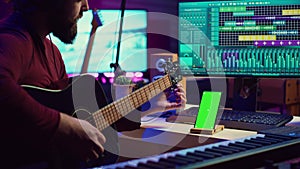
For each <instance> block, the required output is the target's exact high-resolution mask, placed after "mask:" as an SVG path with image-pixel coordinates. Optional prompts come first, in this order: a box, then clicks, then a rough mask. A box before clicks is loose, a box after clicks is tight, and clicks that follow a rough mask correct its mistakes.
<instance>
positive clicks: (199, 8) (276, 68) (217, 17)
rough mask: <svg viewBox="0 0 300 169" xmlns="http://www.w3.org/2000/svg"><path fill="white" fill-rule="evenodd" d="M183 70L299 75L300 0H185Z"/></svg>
mask: <svg viewBox="0 0 300 169" xmlns="http://www.w3.org/2000/svg"><path fill="white" fill-rule="evenodd" d="M178 9H179V10H178V16H179V22H178V23H179V41H180V43H179V49H178V50H179V51H178V57H179V62H180V65H181V68H182V73H183V74H186V75H194V76H210V77H211V76H226V77H280V78H282V77H299V75H300V68H299V67H300V50H299V49H300V32H299V31H300V30H299V25H300V1H299V0H286V1H274V0H218V1H207V0H179V8H178Z"/></svg>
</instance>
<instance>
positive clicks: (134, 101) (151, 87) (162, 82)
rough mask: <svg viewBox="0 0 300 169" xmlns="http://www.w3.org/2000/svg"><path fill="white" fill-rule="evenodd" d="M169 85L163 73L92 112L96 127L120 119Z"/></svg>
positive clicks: (169, 81) (167, 76) (104, 126)
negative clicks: (152, 80)
mask: <svg viewBox="0 0 300 169" xmlns="http://www.w3.org/2000/svg"><path fill="white" fill-rule="evenodd" d="M171 85H172V83H171V80H170V77H169V75H165V76H164V77H162V78H160V79H158V80H156V81H154V82H153V83H150V84H148V85H147V86H145V87H143V88H140V89H138V90H136V91H134V92H132V93H131V94H129V95H128V96H125V97H123V98H121V99H119V100H117V101H115V102H113V103H111V104H109V105H107V106H105V107H103V108H102V109H100V110H99V111H97V112H95V113H93V118H94V121H95V123H96V124H95V125H96V127H97V128H98V129H99V130H103V129H105V128H106V127H108V126H110V125H111V124H113V123H114V122H116V121H117V120H118V119H121V118H122V117H124V116H125V115H126V114H128V113H130V112H131V111H133V110H135V109H136V108H138V107H139V106H141V105H142V104H144V103H145V102H147V101H148V100H150V99H151V98H153V97H155V96H156V95H158V94H160V93H161V92H163V91H164V90H166V89H167V88H169V87H171Z"/></svg>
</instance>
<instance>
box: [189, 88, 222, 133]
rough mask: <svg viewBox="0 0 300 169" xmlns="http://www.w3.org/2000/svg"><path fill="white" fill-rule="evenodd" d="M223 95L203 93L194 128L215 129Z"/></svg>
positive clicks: (209, 92)
mask: <svg viewBox="0 0 300 169" xmlns="http://www.w3.org/2000/svg"><path fill="white" fill-rule="evenodd" d="M221 94H222V93H221V92H212V91H204V92H203V94H202V98H201V102H200V106H199V110H198V115H197V119H196V123H195V126H194V127H195V128H203V129H214V127H215V122H216V117H217V113H218V109H219V104H220V100H221Z"/></svg>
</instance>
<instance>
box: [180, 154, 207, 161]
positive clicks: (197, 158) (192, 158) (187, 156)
mask: <svg viewBox="0 0 300 169" xmlns="http://www.w3.org/2000/svg"><path fill="white" fill-rule="evenodd" d="M175 157H179V158H188V159H191V160H194V161H195V162H199V161H203V158H201V157H195V156H190V155H185V156H184V155H181V154H177V155H176V156H175Z"/></svg>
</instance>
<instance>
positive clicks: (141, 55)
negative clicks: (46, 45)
mask: <svg viewBox="0 0 300 169" xmlns="http://www.w3.org/2000/svg"><path fill="white" fill-rule="evenodd" d="M97 13H98V16H99V18H100V21H101V22H102V24H103V25H101V26H99V27H97V29H96V33H95V36H94V40H93V43H92V44H93V45H92V48H91V54H90V59H89V63H88V68H87V73H107V72H113V71H114V69H113V68H111V67H110V64H111V63H115V62H116V54H117V46H118V45H117V44H118V40H119V39H118V36H119V26H120V21H121V10H115V9H111V10H109V9H105V10H100V9H98V10H97ZM92 19H93V10H89V11H87V12H85V13H84V15H83V17H82V18H81V19H80V20H79V21H78V34H77V36H76V39H75V40H74V43H73V44H64V43H62V42H61V41H60V40H59V39H58V38H56V37H54V36H51V38H52V41H53V42H54V43H55V44H56V45H57V46H58V48H59V50H60V51H61V53H62V57H63V60H64V62H65V65H66V71H67V73H68V74H78V73H80V72H81V68H82V64H83V61H84V58H85V54H86V50H87V46H88V42H89V38H90V32H91V29H92V24H91V22H92ZM137 61H138V63H137ZM119 65H120V67H121V68H122V70H124V71H126V72H145V71H146V70H147V11H146V10H141V9H136V10H134V9H130V10H125V12H124V17H123V27H122V36H121V45H120V55H119Z"/></svg>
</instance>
